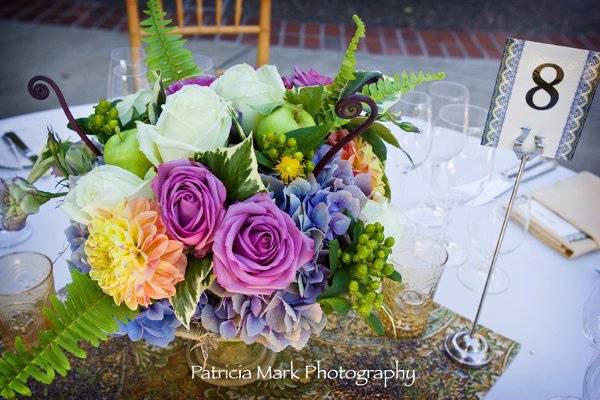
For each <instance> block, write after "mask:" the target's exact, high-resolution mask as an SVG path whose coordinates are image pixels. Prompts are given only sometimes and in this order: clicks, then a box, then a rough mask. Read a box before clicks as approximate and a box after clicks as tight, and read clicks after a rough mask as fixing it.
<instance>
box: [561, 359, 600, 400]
mask: <svg viewBox="0 0 600 400" xmlns="http://www.w3.org/2000/svg"><path fill="white" fill-rule="evenodd" d="M598 399H600V352H597V353H596V354H595V355H594V356H593V357H592V360H591V361H590V363H589V364H588V367H587V369H586V370H585V375H584V376H583V396H582V397H581V398H579V397H577V396H570V395H569V396H556V397H553V398H552V399H550V400H598Z"/></svg>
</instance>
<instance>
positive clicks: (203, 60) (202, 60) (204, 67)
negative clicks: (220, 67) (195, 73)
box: [194, 53, 215, 75]
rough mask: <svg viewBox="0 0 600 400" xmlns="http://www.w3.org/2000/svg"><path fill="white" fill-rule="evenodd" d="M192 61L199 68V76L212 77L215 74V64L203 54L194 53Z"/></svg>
mask: <svg viewBox="0 0 600 400" xmlns="http://www.w3.org/2000/svg"><path fill="white" fill-rule="evenodd" d="M194 61H195V62H196V65H197V66H198V68H200V71H201V75H214V74H215V63H214V61H213V59H212V58H210V57H209V56H205V55H204V54H198V53H194Z"/></svg>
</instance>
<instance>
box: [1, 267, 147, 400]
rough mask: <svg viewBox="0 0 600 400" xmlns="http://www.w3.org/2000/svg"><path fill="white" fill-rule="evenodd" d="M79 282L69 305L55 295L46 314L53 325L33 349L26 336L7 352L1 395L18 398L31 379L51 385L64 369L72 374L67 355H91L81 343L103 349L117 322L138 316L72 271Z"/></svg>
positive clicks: (28, 393) (70, 292) (26, 390)
mask: <svg viewBox="0 0 600 400" xmlns="http://www.w3.org/2000/svg"><path fill="white" fill-rule="evenodd" d="M71 277H72V279H73V282H72V283H71V284H69V285H68V286H67V292H68V297H67V300H66V301H65V302H64V303H63V302H61V301H59V300H58V299H57V298H56V296H52V297H51V298H50V303H51V306H50V308H46V309H44V315H45V316H46V317H47V318H48V320H49V321H50V323H51V325H52V327H51V328H50V329H48V330H44V331H41V332H40V334H39V344H38V345H36V346H34V347H33V348H32V349H31V350H27V349H26V348H25V346H24V345H23V341H22V340H21V338H20V337H17V339H16V340H15V351H14V352H12V351H5V352H4V353H3V354H2V358H1V359H0V396H2V397H4V398H7V399H8V398H14V397H15V396H16V395H17V394H21V395H24V396H31V391H30V390H29V388H28V387H27V382H28V380H29V378H33V379H35V380H37V381H39V382H42V383H45V384H49V383H51V382H52V381H53V380H54V377H55V375H56V374H57V373H58V374H60V375H62V376H64V375H66V373H67V371H68V370H69V369H70V368H71V366H70V364H69V360H68V359H67V356H66V355H65V353H70V354H73V355H74V356H76V357H79V358H85V357H86V353H85V351H84V350H83V349H82V348H81V347H79V342H81V341H86V342H89V343H91V344H92V345H93V346H95V347H97V346H98V345H99V344H100V342H102V341H105V340H106V339H107V338H108V335H110V334H112V333H115V332H117V331H118V330H119V326H118V324H117V320H119V321H127V320H128V319H132V318H134V317H135V316H136V315H137V311H132V310H130V309H129V308H127V307H126V306H124V305H123V306H117V305H115V303H114V301H113V299H112V298H111V297H110V296H108V295H107V294H105V293H104V292H103V291H102V289H100V287H99V286H98V285H97V284H96V282H94V281H92V280H91V279H90V278H89V277H88V276H87V275H84V274H81V273H79V272H77V271H73V272H71Z"/></svg>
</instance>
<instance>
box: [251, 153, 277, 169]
mask: <svg viewBox="0 0 600 400" xmlns="http://www.w3.org/2000/svg"><path fill="white" fill-rule="evenodd" d="M254 154H255V155H256V161H257V162H258V164H259V165H262V166H263V167H266V168H269V169H273V168H274V167H273V163H272V162H271V160H269V159H268V158H267V156H265V155H264V154H263V153H262V152H261V151H260V150H256V149H255V150H254Z"/></svg>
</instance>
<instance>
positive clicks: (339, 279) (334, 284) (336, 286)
mask: <svg viewBox="0 0 600 400" xmlns="http://www.w3.org/2000/svg"><path fill="white" fill-rule="evenodd" d="M349 283H350V274H349V272H348V270H347V269H345V268H338V270H337V271H335V274H333V278H331V285H329V287H328V288H327V289H325V291H324V292H323V293H321V295H320V296H319V301H321V300H322V299H326V298H328V297H336V296H339V295H341V294H344V293H346V292H347V291H348V284H349Z"/></svg>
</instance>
